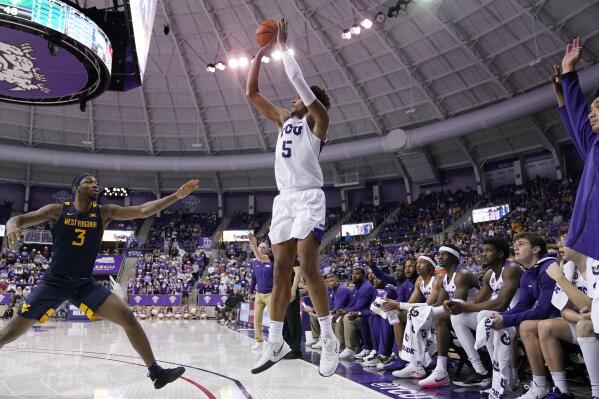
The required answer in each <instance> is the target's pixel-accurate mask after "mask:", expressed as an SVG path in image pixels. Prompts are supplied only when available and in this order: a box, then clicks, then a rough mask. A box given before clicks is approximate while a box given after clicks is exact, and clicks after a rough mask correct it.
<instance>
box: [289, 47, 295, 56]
mask: <svg viewBox="0 0 599 399" xmlns="http://www.w3.org/2000/svg"><path fill="white" fill-rule="evenodd" d="M288 51H289V54H291V55H292V56H294V55H295V50H294V49H292V48H290V49H289V50H288Z"/></svg>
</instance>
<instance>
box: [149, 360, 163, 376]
mask: <svg viewBox="0 0 599 399" xmlns="http://www.w3.org/2000/svg"><path fill="white" fill-rule="evenodd" d="M161 370H162V367H160V366H159V365H158V363H156V362H154V364H153V365H151V366H150V367H148V371H149V372H150V375H151V376H152V377H156V375H157V374H158V373H159V372H160V371H161Z"/></svg>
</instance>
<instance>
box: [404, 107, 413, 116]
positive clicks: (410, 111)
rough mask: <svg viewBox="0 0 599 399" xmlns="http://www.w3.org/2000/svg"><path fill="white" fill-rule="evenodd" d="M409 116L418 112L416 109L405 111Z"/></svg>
mask: <svg viewBox="0 0 599 399" xmlns="http://www.w3.org/2000/svg"><path fill="white" fill-rule="evenodd" d="M404 112H405V113H406V114H407V115H409V114H413V113H414V112H416V108H414V107H412V108H408V109H406V110H405V111H404Z"/></svg>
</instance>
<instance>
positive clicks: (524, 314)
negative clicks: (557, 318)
mask: <svg viewBox="0 0 599 399" xmlns="http://www.w3.org/2000/svg"><path fill="white" fill-rule="evenodd" d="M540 280H541V282H540V284H539V286H540V292H539V299H538V300H537V304H536V305H535V306H534V307H533V308H532V309H531V308H530V306H528V307H526V308H525V309H524V310H521V311H520V312H519V313H516V312H512V311H510V312H506V313H510V314H507V315H506V314H505V313H504V316H503V322H504V324H505V326H506V327H514V326H518V325H520V323H522V322H523V321H524V320H542V319H547V318H549V317H550V316H551V313H552V311H553V310H555V307H554V306H553V304H552V303H551V297H552V296H553V290H554V288H555V281H554V280H553V279H552V278H551V277H549V276H548V275H547V273H545V272H544V271H543V272H542V273H541V275H540ZM518 305H520V303H518ZM517 307H518V306H517Z"/></svg>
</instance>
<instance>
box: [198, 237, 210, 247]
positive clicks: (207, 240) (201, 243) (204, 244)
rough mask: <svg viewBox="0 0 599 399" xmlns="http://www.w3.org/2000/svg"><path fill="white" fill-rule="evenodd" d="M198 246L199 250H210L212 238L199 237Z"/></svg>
mask: <svg viewBox="0 0 599 399" xmlns="http://www.w3.org/2000/svg"><path fill="white" fill-rule="evenodd" d="M198 245H199V246H200V248H204V249H210V248H212V238H211V237H200V240H199V243H198Z"/></svg>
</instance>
